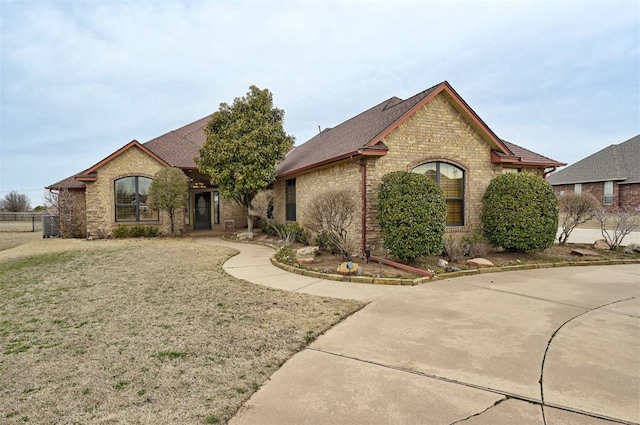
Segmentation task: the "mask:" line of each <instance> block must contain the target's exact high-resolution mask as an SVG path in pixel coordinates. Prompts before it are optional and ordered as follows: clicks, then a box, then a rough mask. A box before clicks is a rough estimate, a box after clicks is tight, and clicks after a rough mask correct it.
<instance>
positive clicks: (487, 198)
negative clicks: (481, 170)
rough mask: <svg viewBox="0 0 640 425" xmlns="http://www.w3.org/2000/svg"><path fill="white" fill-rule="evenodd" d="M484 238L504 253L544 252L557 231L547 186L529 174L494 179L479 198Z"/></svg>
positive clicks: (555, 210) (555, 207) (554, 208)
mask: <svg viewBox="0 0 640 425" xmlns="http://www.w3.org/2000/svg"><path fill="white" fill-rule="evenodd" d="M482 206H483V213H482V222H483V231H484V235H485V236H486V238H487V239H488V240H489V242H491V244H493V245H494V246H498V247H502V248H504V249H506V250H508V251H529V250H534V249H545V248H549V247H550V246H552V245H553V242H554V240H555V237H556V233H557V231H558V202H557V201H556V197H555V195H554V193H553V188H552V187H551V185H550V184H549V183H548V182H547V181H545V180H544V179H542V178H541V177H539V176H537V175H535V174H531V173H509V174H502V175H500V176H498V177H496V178H494V179H493V180H492V181H491V183H490V184H489V187H487V191H486V192H485V194H484V197H483V198H482Z"/></svg>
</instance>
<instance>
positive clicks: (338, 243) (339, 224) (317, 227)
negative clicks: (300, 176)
mask: <svg viewBox="0 0 640 425" xmlns="http://www.w3.org/2000/svg"><path fill="white" fill-rule="evenodd" d="M357 207H358V203H357V200H356V197H355V196H354V194H353V193H351V192H350V191H348V190H337V191H330V192H323V193H321V194H319V195H317V196H316V197H315V198H313V199H312V200H311V202H310V203H309V206H308V207H307V208H306V209H305V212H304V221H305V225H306V227H307V228H309V229H311V230H312V231H314V232H316V234H322V237H321V238H322V242H323V244H325V245H326V246H327V247H331V248H332V249H333V250H334V251H335V252H337V253H340V254H342V257H343V259H346V258H347V257H348V256H349V248H350V247H349V246H348V241H347V228H348V227H349V226H350V225H351V222H352V221H353V216H354V214H355V212H356V210H357Z"/></svg>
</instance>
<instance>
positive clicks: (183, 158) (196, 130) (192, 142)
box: [45, 115, 211, 190]
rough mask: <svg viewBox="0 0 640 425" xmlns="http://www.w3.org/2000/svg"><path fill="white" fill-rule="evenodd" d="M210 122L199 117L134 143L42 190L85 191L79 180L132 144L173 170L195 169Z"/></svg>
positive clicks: (88, 175)
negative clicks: (166, 131) (154, 136)
mask: <svg viewBox="0 0 640 425" xmlns="http://www.w3.org/2000/svg"><path fill="white" fill-rule="evenodd" d="M210 120H211V115H207V116H206V117H204V118H200V119H199V120H197V121H194V122H192V123H190V124H187V125H185V126H182V127H180V128H178V129H176V130H173V131H170V132H168V133H166V134H163V135H162V136H159V137H156V138H155V139H151V140H149V141H148V142H146V143H143V144H140V143H138V142H137V141H135V140H134V141H132V142H130V143H128V144H127V145H125V146H124V147H123V148H120V149H118V150H117V151H116V152H114V153H113V154H111V155H109V156H108V157H107V158H105V159H103V160H102V161H100V162H98V163H96V164H94V165H93V166H91V167H89V168H87V169H86V170H84V171H81V172H80V173H77V174H74V175H73V176H70V177H67V178H66V179H63V180H60V181H59V182H56V183H54V184H52V185H50V186H47V187H45V189H49V190H60V189H84V188H85V184H84V183H83V182H82V181H80V180H79V179H83V178H89V179H91V176H93V175H94V171H95V169H96V168H98V167H99V166H100V165H102V164H104V163H105V162H108V161H109V160H111V159H113V158H114V157H116V156H118V155H119V154H120V153H122V152H123V151H125V150H126V149H128V148H129V147H130V146H133V145H136V146H138V147H140V148H141V149H143V150H148V153H151V154H152V155H153V156H156V157H157V159H158V160H160V161H161V162H163V163H166V164H168V165H170V166H172V167H178V168H182V169H186V168H197V165H196V163H195V160H194V158H196V157H197V156H199V155H200V148H201V147H202V146H203V145H204V142H205V141H206V139H207V137H206V135H205V132H204V128H205V127H206V125H207V123H208V122H209V121H210Z"/></svg>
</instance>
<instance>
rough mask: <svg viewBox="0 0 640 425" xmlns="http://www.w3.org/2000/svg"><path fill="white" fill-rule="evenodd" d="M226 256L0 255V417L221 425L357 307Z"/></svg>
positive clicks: (40, 247) (164, 245)
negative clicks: (271, 283)
mask: <svg viewBox="0 0 640 425" xmlns="http://www.w3.org/2000/svg"><path fill="white" fill-rule="evenodd" d="M3 236H4V235H0V238H2V237H3ZM231 254H232V251H231V250H229V249H225V248H222V247H216V246H209V245H205V244H195V243H193V242H191V241H190V240H186V239H154V240H122V241H120V240H117V241H78V240H69V241H65V240H58V239H46V240H37V241H36V240H34V241H32V242H30V243H29V244H26V245H22V246H18V247H15V248H11V249H5V250H3V251H0V423H25V422H28V423H154V424H198V423H225V422H226V421H227V420H228V419H229V418H230V417H231V416H232V415H233V414H234V413H235V412H236V410H237V409H238V408H239V407H240V405H241V404H242V403H243V402H244V401H245V400H246V399H247V398H248V397H249V396H250V395H251V394H252V393H253V392H255V390H256V389H258V388H259V387H260V386H261V385H262V384H263V383H264V382H265V381H266V380H267V379H268V377H269V376H270V375H271V374H272V373H273V372H274V371H275V370H276V369H278V367H279V366H280V365H281V364H282V363H283V362H284V361H286V360H287V359H288V358H289V357H291V355H293V354H294V353H295V352H297V351H299V350H300V349H301V348H302V347H304V346H306V345H307V344H308V343H309V342H310V341H312V340H313V339H314V338H315V337H316V336H317V335H319V334H321V333H322V332H324V331H325V330H326V329H328V328H329V327H331V326H332V325H333V324H335V323H337V322H339V321H340V320H342V319H343V318H344V317H345V316H347V315H349V314H351V313H352V312H354V311H356V310H357V309H359V308H360V307H362V304H361V303H358V302H355V301H342V300H336V299H328V298H320V297H314V296H310V295H303V294H294V293H288V292H282V291H277V290H272V289H269V288H265V287H261V286H258V285H254V284H250V283H247V282H244V281H241V280H238V279H235V278H233V277H231V276H229V275H227V274H226V273H225V272H224V271H222V269H221V265H222V263H223V262H224V261H225V260H226V259H227V258H228V257H229V256H230V255H231Z"/></svg>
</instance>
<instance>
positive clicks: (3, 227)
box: [0, 211, 44, 232]
mask: <svg viewBox="0 0 640 425" xmlns="http://www.w3.org/2000/svg"><path fill="white" fill-rule="evenodd" d="M43 215H44V213H42V212H8V211H0V232H40V231H42V216H43Z"/></svg>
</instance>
